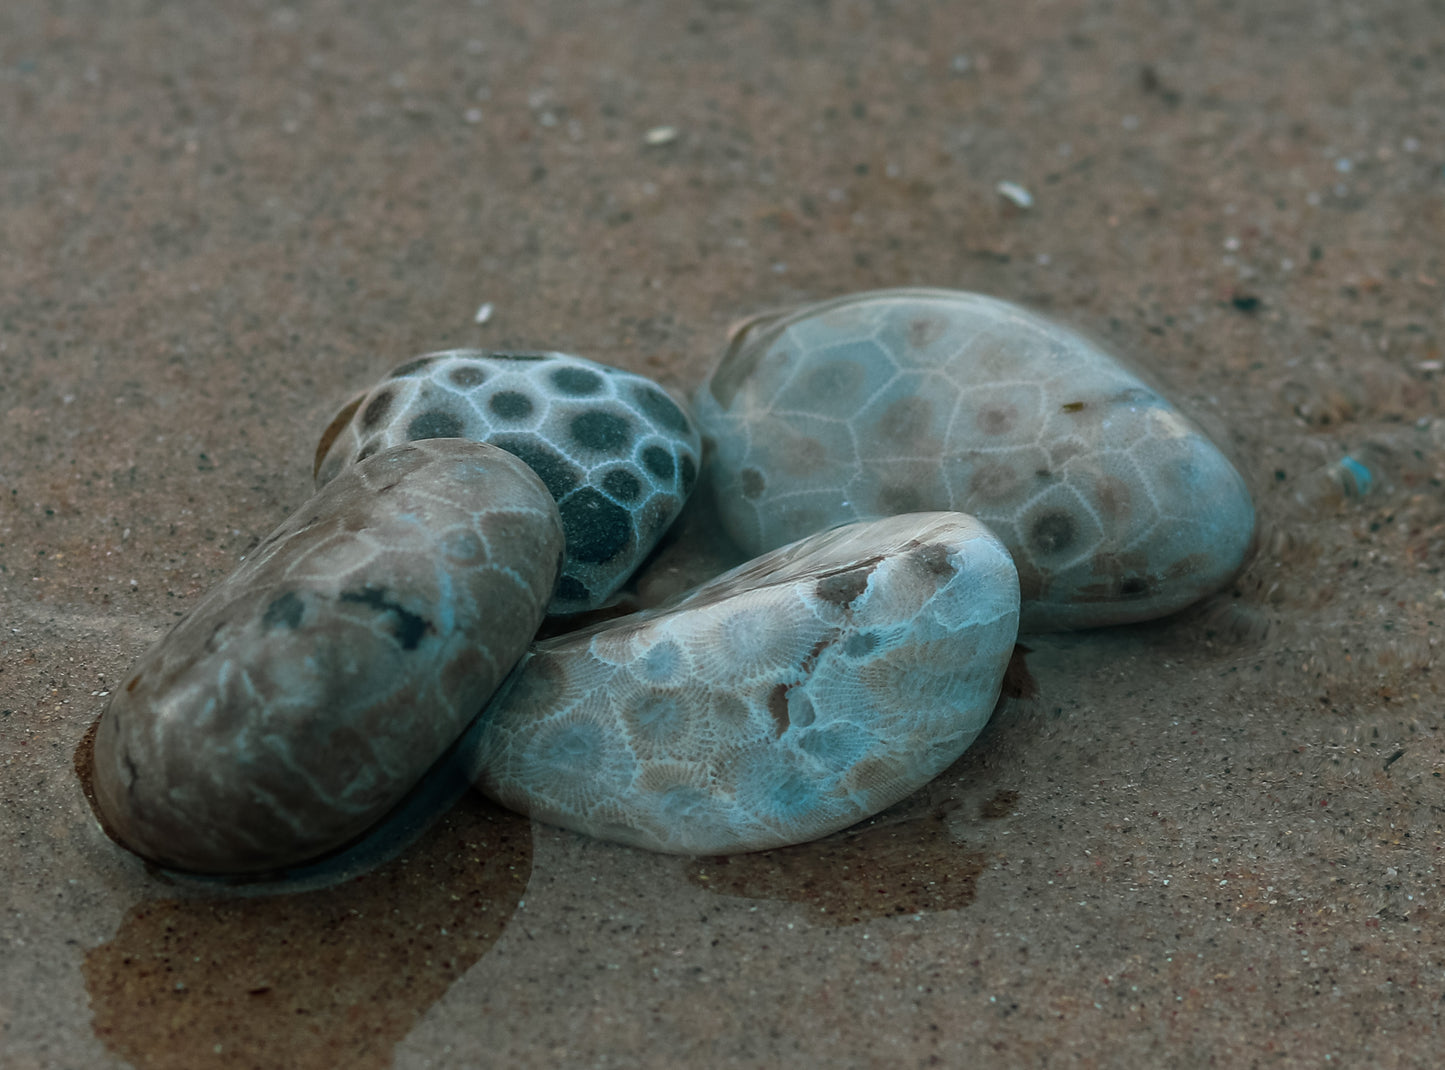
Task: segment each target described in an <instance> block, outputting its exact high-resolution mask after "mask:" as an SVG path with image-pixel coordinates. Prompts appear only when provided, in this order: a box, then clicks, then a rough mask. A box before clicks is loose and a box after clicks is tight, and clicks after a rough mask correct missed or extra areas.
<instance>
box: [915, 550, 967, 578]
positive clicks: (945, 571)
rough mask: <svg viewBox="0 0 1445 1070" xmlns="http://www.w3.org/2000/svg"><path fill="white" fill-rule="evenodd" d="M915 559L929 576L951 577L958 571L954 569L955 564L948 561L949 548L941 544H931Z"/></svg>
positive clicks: (919, 552)
mask: <svg viewBox="0 0 1445 1070" xmlns="http://www.w3.org/2000/svg"><path fill="white" fill-rule="evenodd" d="M913 557H914V560H916V561H917V562H918V563H919V564H920V565H922V566H923V567H924V569H925V570H926V571H927V572H928V573H929V574H931V575H934V576H940V577H951V576H953V574H954V573H956V572H957V571H958V570H957V569H956V568H954V567H953V562H952V561H950V560H949V559H948V547H946V546H944V545H942V544H941V543H936V542H933V543H929V544H928V545H927V546H925V547H923V548H922V549H920V550H919V551H918V552H917V553H915V554H914V555H913Z"/></svg>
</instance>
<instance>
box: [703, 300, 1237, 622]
mask: <svg viewBox="0 0 1445 1070" xmlns="http://www.w3.org/2000/svg"><path fill="white" fill-rule="evenodd" d="M696 397H697V413H698V419H699V421H700V422H701V424H702V427H703V429H704V432H705V433H706V435H707V436H708V438H709V440H710V442H711V443H712V444H713V446H714V448H713V450H712V459H711V462H710V464H709V467H708V472H709V476H710V479H711V482H712V489H713V493H714V494H715V495H716V497H717V502H718V507H719V511H720V512H721V513H722V515H723V518H724V521H725V523H726V524H727V526H728V530H729V531H730V532H731V533H732V535H733V537H734V538H736V539H737V540H738V542H739V543H740V544H741V545H742V546H743V547H744V548H745V549H746V550H747V551H749V552H751V553H761V552H763V551H765V550H768V549H771V548H772V547H775V546H779V545H781V544H783V543H785V542H790V541H792V540H793V539H797V538H801V537H802V536H804V535H806V534H808V533H809V532H812V531H817V530H820V529H822V528H826V527H830V526H832V525H834V524H839V523H844V522H847V521H850V520H857V519H862V518H866V517H871V516H889V515H891V514H893V513H899V512H909V511H913V510H918V509H956V510H959V511H961V512H966V513H970V514H972V515H974V516H977V517H978V518H979V519H980V520H982V521H983V522H984V523H986V524H987V525H988V526H989V527H990V528H992V529H993V531H994V532H995V533H996V534H997V535H998V536H999V538H1000V539H1002V540H1003V542H1004V545H1006V546H1007V547H1008V548H1009V552H1010V553H1012V554H1013V557H1014V562H1015V563H1016V564H1017V566H1018V569H1019V578H1020V582H1021V584H1022V588H1023V596H1024V608H1023V628H1024V629H1025V630H1032V631H1048V630H1053V629H1058V628H1088V627H1095V626H1097V625H1104V624H1120V623H1125V622H1129V621H1138V620H1147V619H1149V618H1151V617H1158V616H1162V615H1164V614H1166V613H1170V612H1173V611H1174V610H1177V609H1182V608H1183V607H1184V606H1187V605H1189V604H1190V603H1191V602H1195V601H1197V600H1198V599H1200V598H1202V597H1203V596H1205V595H1207V594H1211V593H1213V592H1214V591H1216V590H1218V589H1219V588H1220V587H1222V586H1223V585H1224V584H1225V583H1227V582H1228V581H1229V580H1230V579H1232V578H1233V577H1234V575H1235V574H1236V573H1238V571H1239V570H1240V568H1241V567H1242V566H1243V564H1244V560H1245V554H1246V551H1247V550H1248V548H1249V545H1250V540H1251V538H1252V537H1253V534H1254V506H1253V504H1252V503H1251V501H1250V496H1249V492H1248V490H1247V489H1246V487H1245V484H1244V481H1243V480H1242V479H1241V478H1240V476H1239V473H1238V472H1236V471H1235V469H1234V467H1233V466H1232V465H1231V464H1230V463H1229V461H1228V460H1226V459H1225V457H1224V455H1223V454H1222V453H1220V452H1219V450H1218V448H1217V447H1215V446H1214V444H1213V443H1211V442H1210V441H1209V439H1208V438H1207V437H1205V435H1204V434H1203V432H1201V431H1200V430H1199V429H1198V428H1197V427H1195V426H1194V425H1193V424H1192V423H1190V422H1189V421H1188V420H1187V419H1185V417H1184V416H1182V415H1181V414H1180V413H1179V412H1178V410H1177V409H1176V408H1175V407H1174V406H1173V405H1171V404H1170V403H1169V402H1168V401H1166V400H1165V399H1164V398H1163V397H1161V396H1160V395H1159V394H1158V393H1156V392H1155V391H1154V390H1152V389H1150V388H1149V387H1148V386H1146V385H1145V384H1144V383H1143V382H1142V381H1141V380H1140V379H1139V378H1138V377H1137V376H1136V375H1134V374H1132V373H1130V372H1129V371H1128V370H1127V369H1125V368H1124V367H1123V366H1122V365H1121V364H1120V363H1119V362H1118V361H1116V360H1114V359H1113V358H1112V357H1110V356H1109V355H1108V354H1106V353H1104V352H1103V351H1102V350H1100V349H1098V348H1097V347H1096V346H1094V345H1092V344H1091V343H1089V342H1088V341H1086V340H1085V339H1084V338H1082V337H1081V336H1079V335H1078V334H1075V333H1073V332H1071V331H1067V330H1065V329H1063V328H1062V327H1059V326H1057V325H1056V324H1053V323H1050V322H1049V321H1048V320H1046V319H1044V318H1043V317H1041V316H1038V315H1035V314H1033V313H1031V312H1029V311H1027V310H1026V309H1023V308H1020V307H1019V306H1017V305H1014V304H1010V303H1008V302H1006V301H999V300H996V299H994V298H990V297H985V296H983V295H981V294H973V293H961V292H956V291H949V290H880V291H876V292H872V293H862V294H853V295H850V296H847V297H840V298H837V299H835V300H831V301H824V302H821V303H819V304H814V305H806V306H803V307H802V308H799V309H796V310H794V311H792V312H788V313H782V314H779V315H776V316H765V317H762V318H760V319H759V320H757V321H755V322H753V323H750V324H748V325H746V326H745V327H743V328H742V329H741V330H739V332H738V333H737V334H736V335H735V337H734V338H733V339H732V342H731V344H730V345H729V347H728V349H727V351H726V353H725V354H724V355H723V358H722V360H721V362H720V363H719V365H718V367H717V369H716V370H715V371H714V372H713V374H712V377H711V379H710V380H709V381H708V383H707V384H705V385H704V386H703V387H701V388H700V389H699V390H698V391H697V395H696Z"/></svg>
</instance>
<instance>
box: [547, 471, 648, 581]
mask: <svg viewBox="0 0 1445 1070" xmlns="http://www.w3.org/2000/svg"><path fill="white" fill-rule="evenodd" d="M558 508H559V509H560V510H561V513H562V534H563V535H564V536H566V539H567V556H568V557H569V558H571V559H572V560H573V561H581V562H584V563H586V564H589V565H590V564H601V563H602V562H604V561H610V560H612V559H613V558H614V557H616V556H617V555H618V554H620V553H621V552H622V551H623V550H624V549H626V548H627V546H628V544H629V543H630V542H631V541H632V514H631V513H629V512H628V511H627V510H626V509H624V508H622V506H620V505H618V504H617V503H616V502H610V501H608V500H607V499H606V498H604V497H603V496H602V495H601V494H600V493H598V491H597V490H596V489H595V488H593V487H583V488H582V489H581V490H579V491H577V492H576V493H575V494H573V495H571V496H570V497H568V498H567V500H566V501H563V502H560V503H559V504H558Z"/></svg>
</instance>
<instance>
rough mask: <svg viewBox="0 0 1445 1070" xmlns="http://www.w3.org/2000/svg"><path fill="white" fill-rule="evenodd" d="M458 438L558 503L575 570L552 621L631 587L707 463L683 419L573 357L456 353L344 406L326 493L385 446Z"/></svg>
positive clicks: (623, 376) (433, 358) (562, 584)
mask: <svg viewBox="0 0 1445 1070" xmlns="http://www.w3.org/2000/svg"><path fill="white" fill-rule="evenodd" d="M451 436H456V437H461V438H469V439H473V440H475V441H478V442H489V443H491V444H492V445H494V446H500V447H501V448H502V449H504V450H507V451H508V452H509V453H512V454H515V455H516V456H517V457H520V458H521V459H522V460H524V461H526V462H527V464H529V465H530V466H531V467H532V468H533V470H535V471H536V473H537V474H538V475H539V476H541V477H542V482H544V483H545V484H547V489H548V490H549V491H551V493H552V496H553V497H554V498H556V499H557V506H558V508H559V509H560V510H561V513H562V528H563V530H564V532H565V533H566V536H567V560H566V562H565V563H564V564H563V567H562V578H561V580H560V581H559V582H558V584H557V592H556V594H555V595H554V596H553V598H552V604H551V606H550V607H549V608H550V611H551V612H553V613H578V612H582V611H584V610H589V609H595V608H597V607H598V606H600V605H602V604H603V603H604V602H606V601H607V599H608V598H609V597H610V596H611V595H612V593H613V592H614V591H616V590H617V588H618V587H619V586H621V585H622V584H623V583H624V582H626V580H627V577H628V576H630V575H631V574H632V572H633V570H634V569H636V568H637V566H638V564H639V563H640V562H641V561H642V559H643V558H644V557H646V556H647V553H648V551H650V550H651V549H652V548H653V546H655V545H656V544H657V540H658V539H659V538H661V537H662V535H663V533H664V532H665V531H666V530H667V528H668V525H670V524H671V523H672V522H673V520H674V519H676V517H677V514H678V512H679V511H680V510H681V509H682V506H683V502H685V501H686V500H687V496H688V495H689V494H690V493H692V488H693V485H694V484H695V483H696V482H697V472H698V463H699V461H700V460H701V449H700V446H699V443H698V433H697V429H696V427H694V426H693V421H692V418H691V417H690V416H689V415H688V414H687V411H686V408H685V407H684V406H683V405H680V404H679V403H678V402H676V401H674V400H673V399H672V398H671V397H669V396H668V394H667V391H665V390H663V389H662V387H660V386H658V385H657V384H656V383H654V382H652V381H651V380H650V379H647V378H646V377H645V376H641V375H637V374H635V373H633V372H627V371H622V370H621V369H620V368H613V367H610V366H608V365H605V364H598V363H597V362H595V361H591V360H584V359H583V358H581V357H573V356H569V355H568V354H566V353H531V352H492V351H486V350H479V349H458V350H452V351H450V352H446V353H432V354H428V355H427V356H424V357H419V358H417V359H416V360H412V361H408V362H407V363H405V364H403V365H401V366H400V367H398V368H396V369H395V370H394V371H392V373H391V375H389V376H388V377H387V378H386V380H385V381H384V382H382V383H380V384H379V385H377V386H376V387H374V388H373V389H372V390H370V391H369V392H367V393H366V394H365V395H363V396H362V397H360V398H357V399H354V400H353V401H351V402H350V403H348V404H347V405H346V406H345V407H344V408H343V409H342V410H341V412H340V413H338V414H337V416H336V418H335V419H333V420H332V422H331V425H330V426H329V427H328V428H327V429H326V431H325V433H324V434H323V435H322V437H321V442H320V444H319V445H318V446H317V449H316V462H315V467H316V482H317V485H318V486H324V485H325V484H326V482H327V481H328V480H330V479H333V478H335V476H336V474H337V473H338V472H341V471H344V470H345V466H346V465H347V464H350V463H351V462H352V461H354V460H357V459H360V458H365V457H369V456H371V455H372V454H373V453H375V452H376V451H377V450H381V449H385V448H386V447H387V446H392V445H395V444H397V443H399V442H415V441H419V440H423V439H429V438H444V437H451Z"/></svg>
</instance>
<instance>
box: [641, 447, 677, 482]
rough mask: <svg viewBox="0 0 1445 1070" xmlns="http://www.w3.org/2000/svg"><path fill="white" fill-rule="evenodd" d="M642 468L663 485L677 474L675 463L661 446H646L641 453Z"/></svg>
mask: <svg viewBox="0 0 1445 1070" xmlns="http://www.w3.org/2000/svg"><path fill="white" fill-rule="evenodd" d="M642 466H643V467H644V468H646V469H647V470H648V471H649V472H651V473H652V474H653V475H654V476H656V477H657V478H658V479H659V480H661V481H662V482H664V483H666V482H668V481H669V480H671V479H672V478H673V476H674V475H675V474H676V472H677V462H676V461H674V460H673V459H672V454H671V453H668V452H667V450H665V449H663V448H662V447H661V446H648V447H647V449H645V450H643V451H642Z"/></svg>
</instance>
